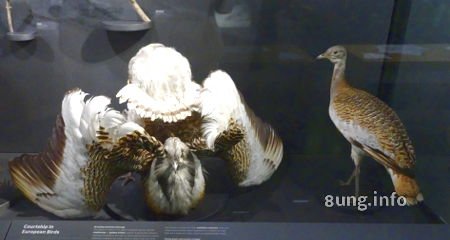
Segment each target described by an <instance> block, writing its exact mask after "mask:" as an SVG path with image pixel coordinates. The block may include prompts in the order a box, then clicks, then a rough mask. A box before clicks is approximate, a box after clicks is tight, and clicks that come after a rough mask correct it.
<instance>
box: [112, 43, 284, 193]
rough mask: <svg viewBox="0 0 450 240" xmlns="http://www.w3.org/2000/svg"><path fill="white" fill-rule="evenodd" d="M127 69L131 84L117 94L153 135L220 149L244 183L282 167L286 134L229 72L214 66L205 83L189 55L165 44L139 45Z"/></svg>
mask: <svg viewBox="0 0 450 240" xmlns="http://www.w3.org/2000/svg"><path fill="white" fill-rule="evenodd" d="M128 70H129V79H128V84H127V85H126V86H125V87H124V88H122V89H121V90H120V91H119V92H118V94H117V97H118V98H119V101H120V102H127V103H128V104H127V108H128V111H130V112H136V115H137V116H138V117H139V118H140V119H138V120H136V122H140V123H141V124H142V126H143V127H144V128H145V130H146V131H147V132H148V133H149V134H150V135H152V136H155V137H156V138H157V139H158V140H160V141H161V142H164V141H165V140H166V139H168V138H169V137H178V138H179V139H180V140H181V141H182V142H183V143H185V144H186V145H188V146H189V147H190V148H191V150H193V151H205V152H208V151H216V154H219V155H220V156H221V157H223V158H225V159H226V160H227V162H228V165H229V167H230V173H231V175H232V176H233V179H234V180H235V181H236V183H237V184H239V186H250V185H257V184H260V183H262V182H264V181H265V180H267V179H268V178H270V176H271V175H272V173H273V172H274V171H275V170H276V169H277V168H278V166H279V164H280V162H281V159H282V156H283V144H282V141H281V139H280V138H279V137H278V135H277V134H276V132H275V131H274V129H273V128H272V127H271V126H270V125H268V124H266V123H264V122H263V121H261V120H260V119H259V118H258V117H256V116H255V114H254V113H253V111H252V110H251V109H250V108H249V107H248V106H247V105H246V104H245V101H244V100H243V97H242V96H241V95H240V94H239V92H238V90H237V89H236V86H235V85H234V82H233V80H232V79H231V77H230V76H229V75H228V74H226V73H225V72H222V71H216V72H213V73H212V74H210V76H209V77H208V78H207V79H206V80H205V81H204V83H203V86H200V85H199V84H197V83H195V82H194V81H192V75H191V70H190V66H189V61H188V60H187V59H186V58H185V57H184V56H183V55H181V54H180V53H179V52H177V51H176V50H175V49H173V48H169V47H165V46H164V45H162V44H150V45H148V46H146V47H144V48H142V49H141V50H139V52H138V53H137V54H136V56H134V57H133V58H132V59H131V60H130V63H129V69H128ZM241 139H242V141H240V140H241ZM215 144H218V145H220V147H215Z"/></svg>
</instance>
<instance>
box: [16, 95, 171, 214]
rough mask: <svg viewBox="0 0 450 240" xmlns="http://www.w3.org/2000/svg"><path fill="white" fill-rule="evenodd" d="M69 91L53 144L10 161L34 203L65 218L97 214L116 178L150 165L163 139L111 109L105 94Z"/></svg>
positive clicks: (21, 184)
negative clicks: (148, 132)
mask: <svg viewBox="0 0 450 240" xmlns="http://www.w3.org/2000/svg"><path fill="white" fill-rule="evenodd" d="M86 95H87V94H86V93H84V92H83V91H81V90H79V89H76V90H72V91H69V92H67V93H66V95H65V97H64V100H63V101H62V110H61V115H60V116H58V117H57V120H56V127H55V128H54V130H53V135H52V136H51V138H50V141H49V143H48V146H47V148H46V149H45V150H44V151H43V152H41V153H39V154H37V155H28V154H24V155H22V156H20V157H17V158H15V159H13V160H12V161H10V162H9V171H10V175H11V177H12V180H13V182H14V184H15V185H16V186H17V188H18V189H19V190H20V191H21V192H22V193H23V194H24V195H25V196H26V197H27V198H28V199H29V200H30V201H31V202H33V203H35V204H37V205H38V206H39V207H41V208H43V209H44V210H46V211H48V212H50V213H53V214H55V215H57V216H59V217H63V218H76V217H86V216H92V215H95V213H96V212H98V211H99V210H100V209H101V208H102V206H103V205H104V203H105V199H106V195H107V193H108V191H109V189H110V187H111V184H112V183H113V181H114V180H115V179H116V178H117V177H118V176H120V175H122V174H124V173H126V172H128V171H143V170H145V169H149V168H150V164H151V160H153V159H154V157H155V154H154V153H157V152H161V151H162V149H161V147H162V146H161V145H158V141H156V139H154V138H152V137H150V136H148V135H147V134H146V133H145V130H144V129H143V128H142V127H140V126H139V125H137V124H135V123H133V122H130V121H128V120H127V119H126V117H125V116H124V115H122V114H121V113H119V112H117V111H115V110H113V109H110V108H109V107H108V105H109V104H110V99H109V98H107V97H104V96H97V97H93V98H91V99H89V100H87V101H85V97H86Z"/></svg>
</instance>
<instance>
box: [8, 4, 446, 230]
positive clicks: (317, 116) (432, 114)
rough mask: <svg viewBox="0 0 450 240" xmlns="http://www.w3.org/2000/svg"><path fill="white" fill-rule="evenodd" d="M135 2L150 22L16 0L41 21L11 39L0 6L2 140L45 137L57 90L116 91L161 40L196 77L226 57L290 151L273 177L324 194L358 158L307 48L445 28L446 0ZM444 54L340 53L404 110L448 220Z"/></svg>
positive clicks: (430, 192)
mask: <svg viewBox="0 0 450 240" xmlns="http://www.w3.org/2000/svg"><path fill="white" fill-rule="evenodd" d="M139 2H140V3H141V4H142V7H143V8H144V10H145V11H146V12H147V13H148V14H149V15H150V17H151V19H152V24H153V27H152V28H151V29H150V30H149V31H144V32H133V33H117V32H107V31H105V30H104V29H103V28H102V26H101V21H102V20H117V19H121V20H137V19H138V18H137V16H136V14H135V13H134V12H133V10H132V8H131V7H130V6H129V4H128V1H123V0H111V1H109V0H108V1H104V0H91V1H87V0H32V1H23V0H22V1H20V0H17V1H13V15H14V21H15V26H16V29H18V31H21V30H26V29H27V28H30V27H35V28H37V30H38V37H37V38H36V39H35V40H33V41H31V42H28V43H16V42H10V41H8V40H7V39H6V37H5V34H6V31H7V25H6V19H5V14H4V13H5V12H4V8H3V7H2V9H0V12H1V23H0V133H1V137H0V152H37V151H40V150H41V149H42V148H43V147H44V146H45V144H46V140H47V137H48V136H50V133H51V128H52V127H53V123H54V120H55V116H56V114H57V113H59V111H60V102H61V100H62V97H63V95H64V92H65V91H67V90H69V89H71V88H74V87H80V88H81V89H83V90H84V91H86V92H88V93H91V94H93V95H100V94H104V95H107V96H110V97H114V96H115V94H116V93H117V91H118V90H119V89H120V88H121V87H122V86H123V85H124V84H125V82H126V79H127V64H128V61H129V59H130V58H131V57H132V56H133V55H134V54H135V53H136V52H137V51H138V50H139V49H140V48H141V47H143V46H145V45H147V44H149V43H151V42H161V43H163V44H165V45H167V46H172V47H175V48H176V49H177V50H178V51H179V52H181V53H182V54H183V55H185V56H186V57H187V58H188V59H189V61H190V63H191V65H192V71H193V75H194V79H195V80H196V81H197V82H201V81H202V80H203V79H204V78H205V77H206V76H207V74H208V73H209V72H210V71H213V70H215V69H217V68H221V69H224V70H225V71H227V72H228V73H229V74H230V75H231V77H232V78H233V79H234V81H235V82H236V85H237V86H238V88H239V89H240V90H241V92H242V93H243V95H244V96H245V98H246V100H247V102H248V103H249V105H250V106H251V107H252V108H253V109H254V110H255V112H256V113H257V115H259V116H260V117H262V118H263V119H264V120H266V121H268V122H270V123H271V124H272V125H273V126H274V127H275V128H276V129H277V130H278V132H279V134H280V135H281V137H282V138H283V141H284V144H285V152H286V157H285V160H284V161H283V164H282V165H281V167H280V169H279V171H278V172H277V174H275V176H274V180H273V181H275V182H276V181H277V180H280V179H285V178H289V179H290V180H291V181H292V188H293V189H294V190H295V189H296V188H301V189H303V190H304V189H306V190H309V191H313V192H316V191H318V192H320V191H322V194H325V193H326V191H328V190H329V189H328V188H327V186H328V185H335V184H336V182H337V179H343V178H345V177H347V175H348V174H350V173H351V171H352V168H353V166H352V165H353V164H352V162H351V159H350V157H349V155H350V147H349V144H348V143H347V142H346V141H345V139H344V138H343V137H342V136H340V134H339V133H338V131H337V130H336V129H335V127H334V126H333V124H332V123H331V121H330V120H329V117H328V101H329V85H330V79H331V73H332V65H331V64H330V63H328V62H325V61H315V56H317V55H318V54H320V53H322V52H323V51H325V50H326V49H327V48H328V47H330V46H332V45H335V44H345V45H353V44H386V43H387V42H392V41H394V42H395V41H399V42H397V43H406V44H428V43H441V44H448V42H449V40H450V32H449V31H448V28H449V22H450V11H449V10H450V3H448V2H447V1H437V0H436V1H433V0H429V1H411V2H410V4H408V5H407V6H403V8H405V7H406V8H407V9H406V10H404V11H403V13H404V14H403V16H402V17H401V18H399V17H397V18H396V19H394V18H391V16H392V15H393V13H395V11H394V10H395V9H394V1H390V0H381V1H370V2H369V1H366V2H361V1H357V0H346V1H327V0H283V1H274V0H272V1H259V0H235V1H234V2H235V5H234V10H233V12H232V13H230V14H226V15H221V16H218V17H217V19H218V21H216V18H215V11H216V10H222V11H226V9H225V10H224V9H221V8H219V7H220V6H219V5H220V4H219V5H218V1H214V0H155V1H153V0H152V1H143V0H142V1H139ZM227 2H228V1H227ZM0 4H1V6H4V1H0ZM397 11H399V10H398V9H397ZM400 12H402V11H400ZM405 12H406V14H405ZM394 20H395V21H396V22H400V25H401V24H403V28H401V29H400V30H397V32H394V35H395V33H397V35H400V38H401V39H394V40H392V31H391V34H390V30H391V29H392V28H391V23H392V22H393V21H394ZM397 24H398V23H397ZM449 51H450V50H449ZM449 62H450V60H449V61H446V62H439V63H437V62H427V63H425V62H415V63H408V62H404V63H403V62H401V63H398V64H391V65H390V64H389V63H387V64H385V65H383V63H382V62H375V61H366V60H364V59H361V58H358V57H356V56H355V55H352V54H350V55H349V59H348V64H347V66H348V69H347V76H348V78H349V80H350V82H351V83H353V84H354V85H355V86H357V87H359V88H363V89H365V90H367V91H369V92H371V93H373V94H375V95H377V96H379V97H381V98H382V99H383V100H385V101H386V102H387V103H388V104H389V105H390V106H391V107H393V108H394V109H395V110H396V112H397V113H398V114H399V116H400V118H401V119H402V121H403V123H404V124H405V126H406V128H407V129H408V132H409V134H410V137H411V139H412V141H413V143H414V146H415V148H416V152H417V156H418V157H417V161H418V162H417V175H418V179H419V181H420V183H421V186H422V188H423V192H424V195H425V198H426V201H427V203H428V205H430V206H431V207H432V208H433V210H434V211H435V212H437V213H439V214H440V215H441V216H444V217H445V218H446V219H447V220H448V219H450V210H449V205H448V202H449V200H450V194H449V188H448V187H449V185H448V184H449V182H450V181H449V180H450V175H449V168H450V166H449V159H450V151H449V149H450V101H449V94H450V81H449V80H450V77H449V76H450V74H449V73H450V68H449ZM392 68H395V70H394V71H387V70H392ZM386 69H387V70H386ZM386 73H387V74H386ZM385 92H388V93H389V94H387V95H386V94H382V93H385ZM113 102H114V106H115V107H117V108H119V109H120V108H123V106H119V105H118V104H117V101H116V100H115V99H114V100H113ZM366 162H367V166H366V169H365V171H366V174H367V176H368V177H366V180H365V181H366V182H368V181H371V180H373V181H375V182H376V181H381V180H380V179H382V182H387V183H389V179H388V175H387V174H386V173H384V171H383V169H382V168H381V167H380V166H378V165H376V164H375V163H373V162H374V161H372V160H370V159H368V160H367V161H366ZM366 162H365V163H366ZM297 168H301V169H299V171H298V172H295V171H294V170H295V169H297ZM293 169H294V170H293ZM297 173H298V174H297ZM324 176H326V177H324ZM328 180H330V181H332V182H330V181H328ZM367 184H369V183H367ZM385 185H388V184H384V185H383V184H381V186H385ZM312 186H314V187H312ZM369 186H372V187H373V186H380V185H379V184H372V185H370V184H369ZM388 189H389V188H388ZM294 190H293V191H294ZM299 191H300V190H299ZM320 219H321V218H319V220H320ZM322 219H323V218H322ZM324 219H325V220H324V221H327V218H324ZM399 221H402V220H399ZM405 221H406V222H408V221H407V220H405Z"/></svg>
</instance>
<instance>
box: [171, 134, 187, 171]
mask: <svg viewBox="0 0 450 240" xmlns="http://www.w3.org/2000/svg"><path fill="white" fill-rule="evenodd" d="M164 151H165V153H166V158H167V160H168V161H169V163H170V164H171V165H172V168H173V169H174V170H175V171H177V170H178V169H180V167H181V166H186V165H188V164H189V163H190V162H192V161H193V156H192V153H191V152H190V150H189V147H188V146H187V145H186V144H185V143H183V142H182V141H181V140H180V139H179V138H177V137H170V138H168V139H167V140H166V141H165V143H164Z"/></svg>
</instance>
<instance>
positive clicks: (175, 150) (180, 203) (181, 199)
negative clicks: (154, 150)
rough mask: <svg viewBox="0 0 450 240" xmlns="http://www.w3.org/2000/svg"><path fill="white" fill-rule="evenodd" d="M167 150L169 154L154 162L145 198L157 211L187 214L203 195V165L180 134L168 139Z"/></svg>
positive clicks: (147, 180)
mask: <svg viewBox="0 0 450 240" xmlns="http://www.w3.org/2000/svg"><path fill="white" fill-rule="evenodd" d="M164 150H165V153H166V154H165V157H164V158H162V159H157V160H155V161H153V162H152V166H151V169H150V173H149V175H148V177H147V178H146V180H145V181H144V186H145V198H146V201H147V203H148V205H149V206H150V208H151V209H152V210H153V211H155V212H156V213H163V214H180V215H185V214H187V213H188V212H189V210H190V209H192V208H194V207H195V206H196V205H197V204H198V203H199V201H200V200H201V199H202V198H203V195H204V191H205V179H204V176H203V170H202V165H201V163H200V160H199V159H198V158H197V156H196V155H195V154H194V153H192V152H191V151H190V150H189V148H188V146H186V144H184V143H183V142H182V141H180V139H178V138H176V137H171V138H168V139H167V140H166V141H165V143H164Z"/></svg>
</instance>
